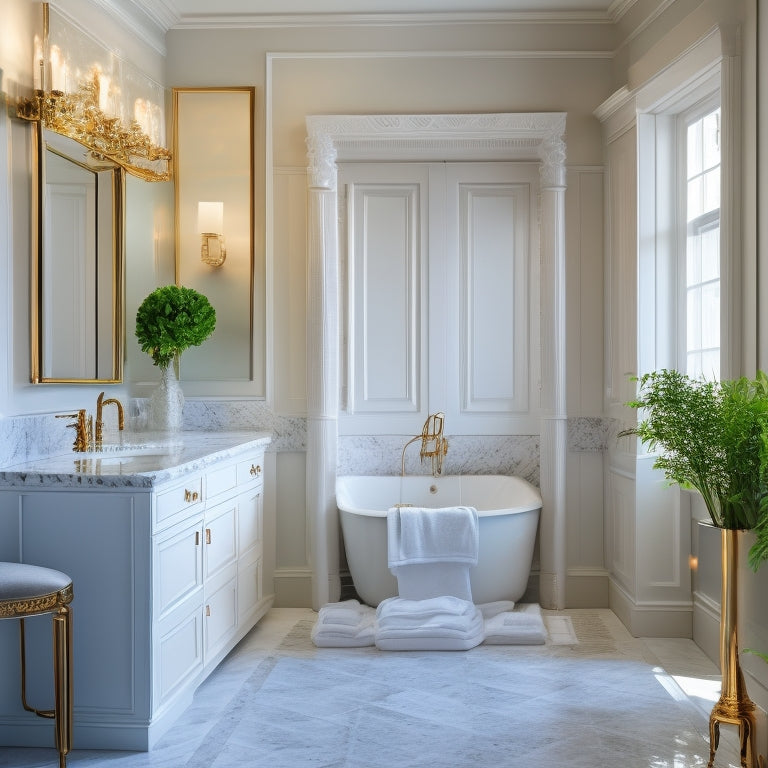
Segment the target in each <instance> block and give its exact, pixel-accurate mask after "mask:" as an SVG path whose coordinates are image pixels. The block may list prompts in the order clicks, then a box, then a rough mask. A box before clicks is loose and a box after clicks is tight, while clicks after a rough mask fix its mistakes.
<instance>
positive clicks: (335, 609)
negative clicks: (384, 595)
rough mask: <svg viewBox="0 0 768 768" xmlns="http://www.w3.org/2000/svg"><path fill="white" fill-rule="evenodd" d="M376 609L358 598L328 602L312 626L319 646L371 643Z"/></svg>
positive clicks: (350, 645)
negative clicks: (363, 603)
mask: <svg viewBox="0 0 768 768" xmlns="http://www.w3.org/2000/svg"><path fill="white" fill-rule="evenodd" d="M375 621H376V611H375V610H374V609H373V608H371V607H370V606H368V605H362V604H361V603H360V602H358V601H357V600H344V601H342V602H340V603H327V604H326V605H324V606H323V607H322V608H321V609H320V612H319V614H318V616H317V621H316V622H315V625H314V627H312V635H311V636H312V642H313V643H314V644H315V645H316V646H317V647H318V648H359V647H361V646H365V645H373V640H374V623H375Z"/></svg>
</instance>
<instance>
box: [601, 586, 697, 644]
mask: <svg viewBox="0 0 768 768" xmlns="http://www.w3.org/2000/svg"><path fill="white" fill-rule="evenodd" d="M608 607H609V608H610V609H611V610H612V611H613V612H614V613H615V614H616V615H617V616H618V617H619V619H621V621H622V623H623V624H624V626H626V628H627V629H628V630H629V631H630V633H631V634H632V635H633V637H687V638H691V637H693V605H692V603H687V602H686V603H638V602H636V601H635V600H634V599H633V598H632V597H631V596H630V595H629V593H628V592H627V591H626V590H625V589H624V588H623V587H622V586H621V585H620V584H619V583H618V582H617V581H616V580H615V579H613V578H610V579H609V583H608Z"/></svg>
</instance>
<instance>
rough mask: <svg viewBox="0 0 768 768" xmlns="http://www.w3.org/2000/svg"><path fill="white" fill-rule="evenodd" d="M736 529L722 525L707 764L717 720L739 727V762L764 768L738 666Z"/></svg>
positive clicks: (717, 737)
mask: <svg viewBox="0 0 768 768" xmlns="http://www.w3.org/2000/svg"><path fill="white" fill-rule="evenodd" d="M740 533H741V532H740V531H738V530H732V529H727V528H722V529H721V530H720V537H721V539H720V540H721V564H722V576H723V587H722V601H721V606H720V672H721V675H722V679H723V683H722V692H721V694H720V698H719V699H718V701H717V703H716V704H715V706H714V708H713V709H712V713H711V714H710V716H709V763H708V768H712V765H713V763H714V760H715V751H716V750H717V746H718V744H719V743H720V723H726V724H728V725H736V726H738V728H739V744H740V753H741V765H742V766H743V768H764V766H765V761H764V760H763V757H762V756H760V755H758V753H757V740H756V734H755V704H754V702H753V701H752V700H751V699H750V698H749V696H748V695H747V687H746V685H745V683H744V676H743V674H742V672H741V667H740V666H739V643H738V628H737V625H738V598H737V587H738V578H737V573H738V565H739V534H740Z"/></svg>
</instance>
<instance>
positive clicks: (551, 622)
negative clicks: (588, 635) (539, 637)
mask: <svg viewBox="0 0 768 768" xmlns="http://www.w3.org/2000/svg"><path fill="white" fill-rule="evenodd" d="M544 623H545V624H546V627H547V634H548V635H549V641H548V642H549V644H550V645H577V644H578V642H579V638H578V637H576V632H575V630H574V628H573V622H572V621H571V617H570V616H554V615H552V614H549V615H545V616H544Z"/></svg>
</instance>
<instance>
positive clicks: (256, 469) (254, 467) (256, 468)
mask: <svg viewBox="0 0 768 768" xmlns="http://www.w3.org/2000/svg"><path fill="white" fill-rule="evenodd" d="M250 472H251V474H252V475H253V476H254V477H258V476H259V475H260V474H261V465H259V464H251V469H250Z"/></svg>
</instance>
